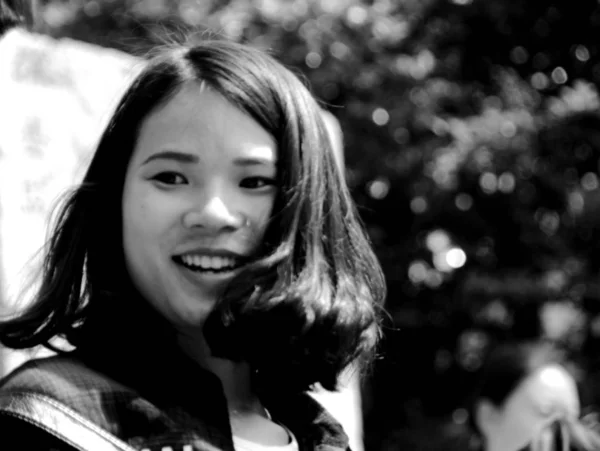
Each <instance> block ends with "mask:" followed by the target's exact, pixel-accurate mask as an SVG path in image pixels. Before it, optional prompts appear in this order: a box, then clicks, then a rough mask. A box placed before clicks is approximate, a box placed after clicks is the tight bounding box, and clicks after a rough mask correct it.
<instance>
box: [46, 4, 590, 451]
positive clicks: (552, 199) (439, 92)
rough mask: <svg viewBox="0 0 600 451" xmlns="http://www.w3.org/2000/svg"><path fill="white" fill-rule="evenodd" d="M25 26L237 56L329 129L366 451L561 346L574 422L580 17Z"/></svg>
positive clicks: (406, 15) (380, 11) (454, 415)
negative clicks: (365, 348) (197, 42)
mask: <svg viewBox="0 0 600 451" xmlns="http://www.w3.org/2000/svg"><path fill="white" fill-rule="evenodd" d="M40 18H41V21H40V24H39V29H40V31H42V32H44V33H48V34H51V35H53V36H57V37H64V36H67V37H71V38H75V39H80V40H84V41H89V42H92V43H96V44H100V45H103V46H107V47H115V48H118V49H121V50H125V51H127V52H131V53H139V52H143V51H145V50H147V49H148V48H150V47H151V46H152V45H155V44H157V43H160V42H163V41H164V37H165V36H167V38H168V39H173V38H177V37H178V36H180V35H181V34H182V30H185V29H188V28H191V29H195V30H200V33H199V35H200V36H207V35H209V32H207V31H205V30H212V31H211V32H210V34H211V35H215V33H216V34H217V35H218V36H223V37H229V38H232V39H234V40H237V41H242V42H248V43H251V44H252V45H255V46H258V47H261V48H265V49H268V50H269V51H271V52H272V53H273V54H274V55H276V56H277V57H278V58H279V59H280V60H282V61H283V62H284V63H285V64H286V65H288V66H290V67H293V68H295V70H297V71H298V72H299V73H302V74H304V75H305V77H306V78H307V80H308V81H309V82H310V84H311V86H312V89H313V90H314V92H315V94H316V95H317V96H318V97H319V98H320V99H322V101H323V104H324V106H325V107H326V108H328V109H329V110H330V111H331V112H332V113H333V114H334V115H335V116H336V117H337V118H338V119H339V121H340V123H341V126H342V128H343V130H344V134H345V144H346V163H347V180H348V182H349V184H350V186H351V188H352V190H353V193H354V196H355V198H356V200H357V202H358V203H359V205H360V209H361V214H362V217H363V219H364V221H365V223H366V225H367V227H368V229H369V232H370V234H371V238H372V240H373V242H374V244H375V246H376V249H377V252H378V255H379V257H380V259H381V262H382V264H383V266H384V270H385V273H386V277H387V280H388V290H389V296H388V300H387V308H388V310H389V312H390V315H391V321H390V322H389V324H388V325H387V326H388V327H387V330H386V340H385V342H384V346H383V348H382V353H384V354H385V358H382V359H381V360H380V361H379V362H378V364H377V365H376V367H375V369H374V373H373V375H372V378H371V383H370V384H368V386H367V387H365V394H366V396H365V411H366V412H367V417H366V432H367V449H369V450H383V449H396V448H398V447H400V448H402V446H403V445H404V446H409V447H410V449H413V450H416V449H435V448H436V445H435V444H433V443H432V440H434V441H435V440H437V442H439V441H440V440H439V439H443V440H446V438H447V437H448V436H449V434H450V435H451V434H453V433H455V432H456V429H460V427H461V425H464V423H465V421H466V415H465V410H464V409H463V406H464V403H465V400H466V399H467V396H468V392H469V388H470V387H471V385H472V383H473V380H474V378H475V377H476V375H477V369H478V368H479V365H480V364H481V359H482V357H483V356H484V355H485V351H486V349H488V347H489V346H490V345H491V344H493V343H494V342H495V341H497V340H502V339H506V338H530V337H538V336H547V337H550V338H552V339H554V340H556V341H557V342H559V343H560V344H562V345H564V347H565V349H567V351H569V353H570V355H571V356H572V360H573V362H574V370H575V371H576V374H578V377H579V378H580V382H581V389H582V396H583V403H584V405H586V406H588V407H589V408H594V405H595V403H597V402H598V400H599V399H600V398H599V397H600V387H598V386H596V385H595V383H594V380H595V379H596V375H597V374H598V372H599V370H600V367H599V364H600V361H598V357H597V356H598V355H600V354H599V353H597V351H596V349H597V347H598V340H599V338H600V286H599V284H598V275H599V271H600V252H599V251H600V215H599V213H600V185H599V179H598V174H599V166H598V164H599V160H598V157H599V153H600V115H599V114H598V108H599V99H598V84H599V83H600V59H599V52H600V48H599V44H598V39H597V38H596V37H597V36H599V35H600V6H599V4H598V2H597V1H596V0H579V1H578V2H577V4H576V5H575V4H573V2H568V1H566V0H546V1H540V0H530V1H525V0H517V1H515V0H495V1H493V2H492V1H483V0H453V1H450V0H369V1H367V0H364V1H360V0H321V1H309V0H296V1H290V0H219V1H217V0H213V1H209V0H178V1H174V0H124V1H117V0H69V1H66V0H63V1H59V0H55V1H48V0H46V1H45V2H42V3H41V6H40ZM432 421H433V422H436V423H435V424H437V426H432V423H431V422H432ZM436 427H438V431H439V433H432V431H433V430H435V428H436ZM423 430H425V431H426V432H425V433H423V434H422V433H420V432H419V431H423ZM453 431H454V432H453ZM446 443H448V442H447V441H446Z"/></svg>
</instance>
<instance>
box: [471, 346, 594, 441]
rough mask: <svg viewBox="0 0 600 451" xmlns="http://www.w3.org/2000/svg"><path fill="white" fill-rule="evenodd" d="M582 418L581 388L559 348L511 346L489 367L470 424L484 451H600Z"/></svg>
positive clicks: (487, 364) (500, 350) (492, 358)
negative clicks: (584, 450)
mask: <svg viewBox="0 0 600 451" xmlns="http://www.w3.org/2000/svg"><path fill="white" fill-rule="evenodd" d="M580 414H581V411H580V400H579V394H578V389H577V384H576V382H575V379H574V378H573V377H572V376H571V375H570V373H569V372H568V371H567V368H566V367H565V366H564V359H563V356H562V353H561V352H560V351H559V350H558V349H557V348H556V347H555V346H553V345H552V344H551V343H548V342H520V343H507V344H501V345H499V346H497V347H496V348H495V349H493V350H492V351H491V352H490V355H489V356H488V358H487V359H486V361H485V363H484V365H483V368H482V370H481V378H480V382H479V383H478V384H477V386H476V390H475V393H474V396H473V403H472V406H471V412H470V424H471V426H472V428H473V431H474V433H475V436H476V437H477V438H478V439H479V440H476V442H479V443H480V447H479V448H478V449H481V450H482V451H519V450H522V449H532V450H537V449H555V450H570V449H571V448H570V446H574V447H576V448H573V449H586V450H592V449H600V448H599V446H600V440H599V439H598V438H597V437H598V436H595V434H594V433H593V432H592V431H591V430H590V431H589V432H586V427H585V426H583V424H581V423H580V420H579V417H580ZM553 447H554V448H553Z"/></svg>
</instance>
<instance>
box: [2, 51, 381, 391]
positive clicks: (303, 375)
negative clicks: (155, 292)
mask: <svg viewBox="0 0 600 451" xmlns="http://www.w3.org/2000/svg"><path fill="white" fill-rule="evenodd" d="M190 82H202V83H204V84H206V85H207V86H209V87H210V88H211V89H213V90H215V91H216V92H218V93H219V94H221V95H223V96H224V97H225V98H226V99H227V100H229V101H230V102H232V103H233V104H234V105H236V106H237V107H239V108H240V109H241V110H242V111H244V112H246V113H247V114H249V115H250V116H251V117H252V118H254V119H255V120H256V121H257V122H258V123H259V124H260V125H261V126H262V127H263V128H265V129H266V130H267V131H268V132H270V133H271V134H272V135H273V137H274V138H275V140H276V142H277V144H278V150H279V156H278V166H279V167H278V177H279V186H280V189H279V194H278V196H277V198H276V201H275V207H274V214H273V217H272V218H271V221H270V224H269V227H268V229H267V232H266V235H265V242H264V246H263V250H262V254H261V255H260V256H259V258H258V259H257V260H256V261H255V262H253V263H252V264H251V265H248V267H247V268H246V270H245V271H244V272H243V273H242V274H240V275H239V277H238V278H237V279H236V280H235V281H233V283H232V284H231V288H230V289H229V290H228V291H227V292H226V294H225V295H224V296H223V299H222V300H221V302H219V303H218V304H217V307H216V308H215V309H214V311H213V312H212V314H211V315H210V316H209V318H208V319H207V321H206V324H205V329H204V333H205V336H206V339H207V341H208V343H209V345H210V347H211V350H212V352H213V353H214V354H216V355H219V356H222V357H226V358H230V359H240V360H246V361H248V362H249V363H250V364H251V365H252V366H253V367H254V368H255V369H256V370H258V374H260V375H261V378H262V379H263V381H265V382H266V383H270V382H273V381H280V382H281V381H285V384H286V386H287V387H288V388H291V389H294V390H302V389H306V388H308V387H309V386H310V385H312V384H314V383H317V382H319V383H321V384H322V385H323V386H324V387H325V388H330V389H332V388H334V387H335V385H336V382H337V380H338V376H339V374H340V372H341V371H342V370H343V369H345V368H346V367H347V366H348V365H349V364H350V363H352V362H355V361H357V359H358V360H361V359H362V358H368V357H369V356H372V355H373V350H374V349H375V345H376V343H377V340H378V337H379V313H378V305H380V304H381V301H382V300H383V297H384V295H385V284H384V280H383V276H382V272H381V269H380V266H379V263H378V261H377V259H376V257H375V255H374V253H373V251H372V249H371V246H370V244H369V241H368V238H367V237H366V235H365V232H364V229H363V226H362V224H361V223H360V220H359V217H358V215H357V212H356V210H355V206H354V204H353V202H352V199H351V196H350V193H349V191H348V189H347V187H346V185H345V183H344V181H343V177H342V174H341V172H340V170H339V168H338V166H337V165H336V161H335V156H334V152H333V149H332V147H331V141H330V139H329V136H328V134H327V130H326V126H325V124H324V121H323V119H322V116H321V110H320V108H319V105H318V104H317V102H316V101H315V99H314V98H313V96H312V95H311V94H310V92H309V90H308V89H307V88H306V86H304V84H303V83H302V82H301V81H300V80H299V78H298V77H297V76H296V75H294V74H293V73H292V72H291V71H290V70H288V69H287V68H285V67H283V66H282V65H281V64H279V63H278V62H277V61H276V60H275V59H274V58H272V57H271V56H270V55H268V54H266V53H264V52H261V51H258V50H255V49H252V48H250V47H248V46H244V45H241V44H235V43H231V42H226V41H218V40H214V41H206V42H201V43H196V44H194V45H185V46H183V45H182V46H172V47H171V48H168V49H166V50H163V51H162V52H161V53H160V54H158V55H157V56H155V57H154V58H152V59H151V60H150V61H149V63H148V64H147V65H146V67H145V68H144V69H143V70H142V72H141V73H140V74H139V75H138V76H137V78H136V79H135V80H134V82H133V83H132V85H131V86H130V88H129V89H128V90H127V91H126V93H125V95H124V96H123V98H122V100H121V102H120V104H119V105H118V107H117V109H116V111H115V113H114V115H113V117H112V119H111V120H110V122H109V124H108V127H107V129H106V130H105V132H104V134H103V135H102V137H101V139H100V142H99V145H98V147H97V150H96V152H95V154H94V156H93V158H92V161H91V164H90V166H89V168H88V171H87V173H86V175H85V177H84V180H83V183H82V184H81V185H80V186H79V187H78V188H77V189H76V190H74V191H73V192H72V193H71V194H70V196H69V197H68V198H67V200H66V202H65V203H64V205H63V206H62V208H61V210H60V212H59V214H58V220H57V223H56V226H55V228H54V231H53V234H52V235H51V239H50V241H49V243H48V248H47V253H46V258H45V261H44V265H43V274H42V284H41V288H40V290H39V292H38V294H37V297H36V299H35V302H34V303H33V304H32V305H31V307H30V308H29V309H28V310H27V311H25V312H23V313H22V314H21V315H20V316H18V317H16V318H13V319H11V320H9V321H6V322H3V323H0V341H1V342H2V343H3V344H5V345H6V346H8V347H13V348H28V347H32V346H35V345H39V344H46V345H48V342H49V340H51V338H52V337H54V336H56V335H61V336H64V337H65V338H66V340H67V341H68V342H69V343H71V344H72V345H73V346H75V347H78V348H85V347H91V346H94V345H95V343H97V342H98V341H99V340H100V341H102V342H103V343H105V346H107V345H106V343H113V344H114V345H115V346H117V345H119V340H121V342H122V341H123V340H124V337H125V338H130V337H132V336H133V335H134V334H135V333H136V330H138V329H140V328H141V327H144V321H145V320H146V319H147V318H150V317H151V316H152V314H151V313H150V312H149V308H148V307H147V305H146V303H145V302H143V301H142V300H141V299H139V294H137V293H135V290H133V288H132V285H131V282H130V280H129V277H128V275H127V271H126V269H125V265H124V256H123V250H122V249H123V246H122V212H121V198H122V193H123V184H124V179H125V172H126V169H127V166H128V164H129V161H130V158H131V155H132V152H133V149H134V146H135V142H136V139H137V136H138V131H139V128H140V124H141V123H142V122H143V121H144V119H145V118H146V117H147V116H148V114H149V113H150V112H151V111H153V110H154V109H156V108H157V107H158V106H159V105H162V104H164V103H166V102H168V101H169V99H170V98H172V97H173V95H174V94H175V93H176V92H177V91H178V89H179V88H180V87H181V86H182V85H183V84H184V83H190ZM136 325H139V326H136ZM108 330H110V333H107V331H108ZM96 346H97V345H96Z"/></svg>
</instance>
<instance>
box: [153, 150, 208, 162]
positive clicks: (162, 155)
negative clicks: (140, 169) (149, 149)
mask: <svg viewBox="0 0 600 451" xmlns="http://www.w3.org/2000/svg"><path fill="white" fill-rule="evenodd" d="M154 160H172V161H177V162H179V163H198V161H199V158H198V155H195V154H193V153H186V152H178V151H175V150H164V151H162V152H157V153H155V154H152V155H150V156H149V157H148V158H146V159H145V160H144V162H143V163H142V165H144V164H148V163H150V162H151V161H154Z"/></svg>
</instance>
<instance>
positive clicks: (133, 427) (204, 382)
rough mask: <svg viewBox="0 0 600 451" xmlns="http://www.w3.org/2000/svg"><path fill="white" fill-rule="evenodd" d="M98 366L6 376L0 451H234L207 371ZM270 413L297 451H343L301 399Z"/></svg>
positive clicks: (65, 363)
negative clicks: (295, 441) (291, 436)
mask: <svg viewBox="0 0 600 451" xmlns="http://www.w3.org/2000/svg"><path fill="white" fill-rule="evenodd" d="M96 360H98V359H93V360H88V359H86V358H85V357H84V356H80V355H78V354H76V353H73V354H70V355H65V356H56V357H50V358H45V359H37V360H32V361H29V362H27V363H26V364H24V365H23V366H22V367H20V368H18V369H16V370H15V371H14V372H12V373H11V374H9V375H8V376H7V377H5V378H4V379H3V380H2V381H1V382H0V431H1V433H0V436H1V441H2V449H11V448H10V447H6V446H7V444H9V443H14V445H13V446H14V449H15V450H21V449H27V450H28V451H29V450H44V451H48V450H57V451H72V450H74V449H76V450H82V451H96V450H98V451H116V450H119V451H134V450H144V451H146V450H149V451H161V450H163V448H166V447H170V449H171V450H172V451H192V450H195V451H198V450H202V451H234V448H233V443H232V439H231V426H230V424H229V416H228V412H227V405H226V402H225V397H224V394H223V389H222V386H221V383H220V381H219V379H218V378H217V377H216V376H214V375H213V374H212V373H210V372H208V371H205V370H203V369H201V368H200V367H199V366H198V365H196V364H194V363H193V362H191V361H189V360H188V359H180V358H174V359H173V360H172V361H170V362H166V363H164V364H161V365H154V368H152V365H145V364H142V363H140V361H136V359H135V358H133V357H132V359H131V360H130V361H127V362H126V361H120V362H118V364H112V365H110V368H111V370H110V371H99V368H97V366H96V365H93V364H90V363H89V362H92V361H96ZM106 361H107V362H108V361H110V359H106ZM113 363H117V362H113ZM107 368H109V366H104V367H103V368H102V369H103V370H105V369H107ZM107 374H110V376H109V375H107ZM131 387H135V389H134V388H131ZM267 407H268V409H269V411H270V412H271V415H272V416H273V419H274V420H275V421H278V422H280V423H282V424H284V425H286V426H287V427H288V428H289V429H290V430H291V431H292V432H293V433H294V435H295V436H296V438H297V439H298V443H299V446H300V450H301V451H312V450H319V451H345V450H347V449H348V440H347V437H346V435H345V433H344V432H343V430H342V428H341V426H340V425H339V424H338V423H337V422H336V421H335V420H334V419H333V418H332V417H331V416H330V415H329V414H328V413H327V412H326V411H325V410H324V409H323V408H322V407H321V406H320V404H319V403H318V402H317V401H315V400H314V399H313V398H311V397H310V396H309V395H308V394H306V393H299V394H296V395H288V396H276V397H273V399H272V400H270V401H269V403H267ZM166 449H169V448H166Z"/></svg>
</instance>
